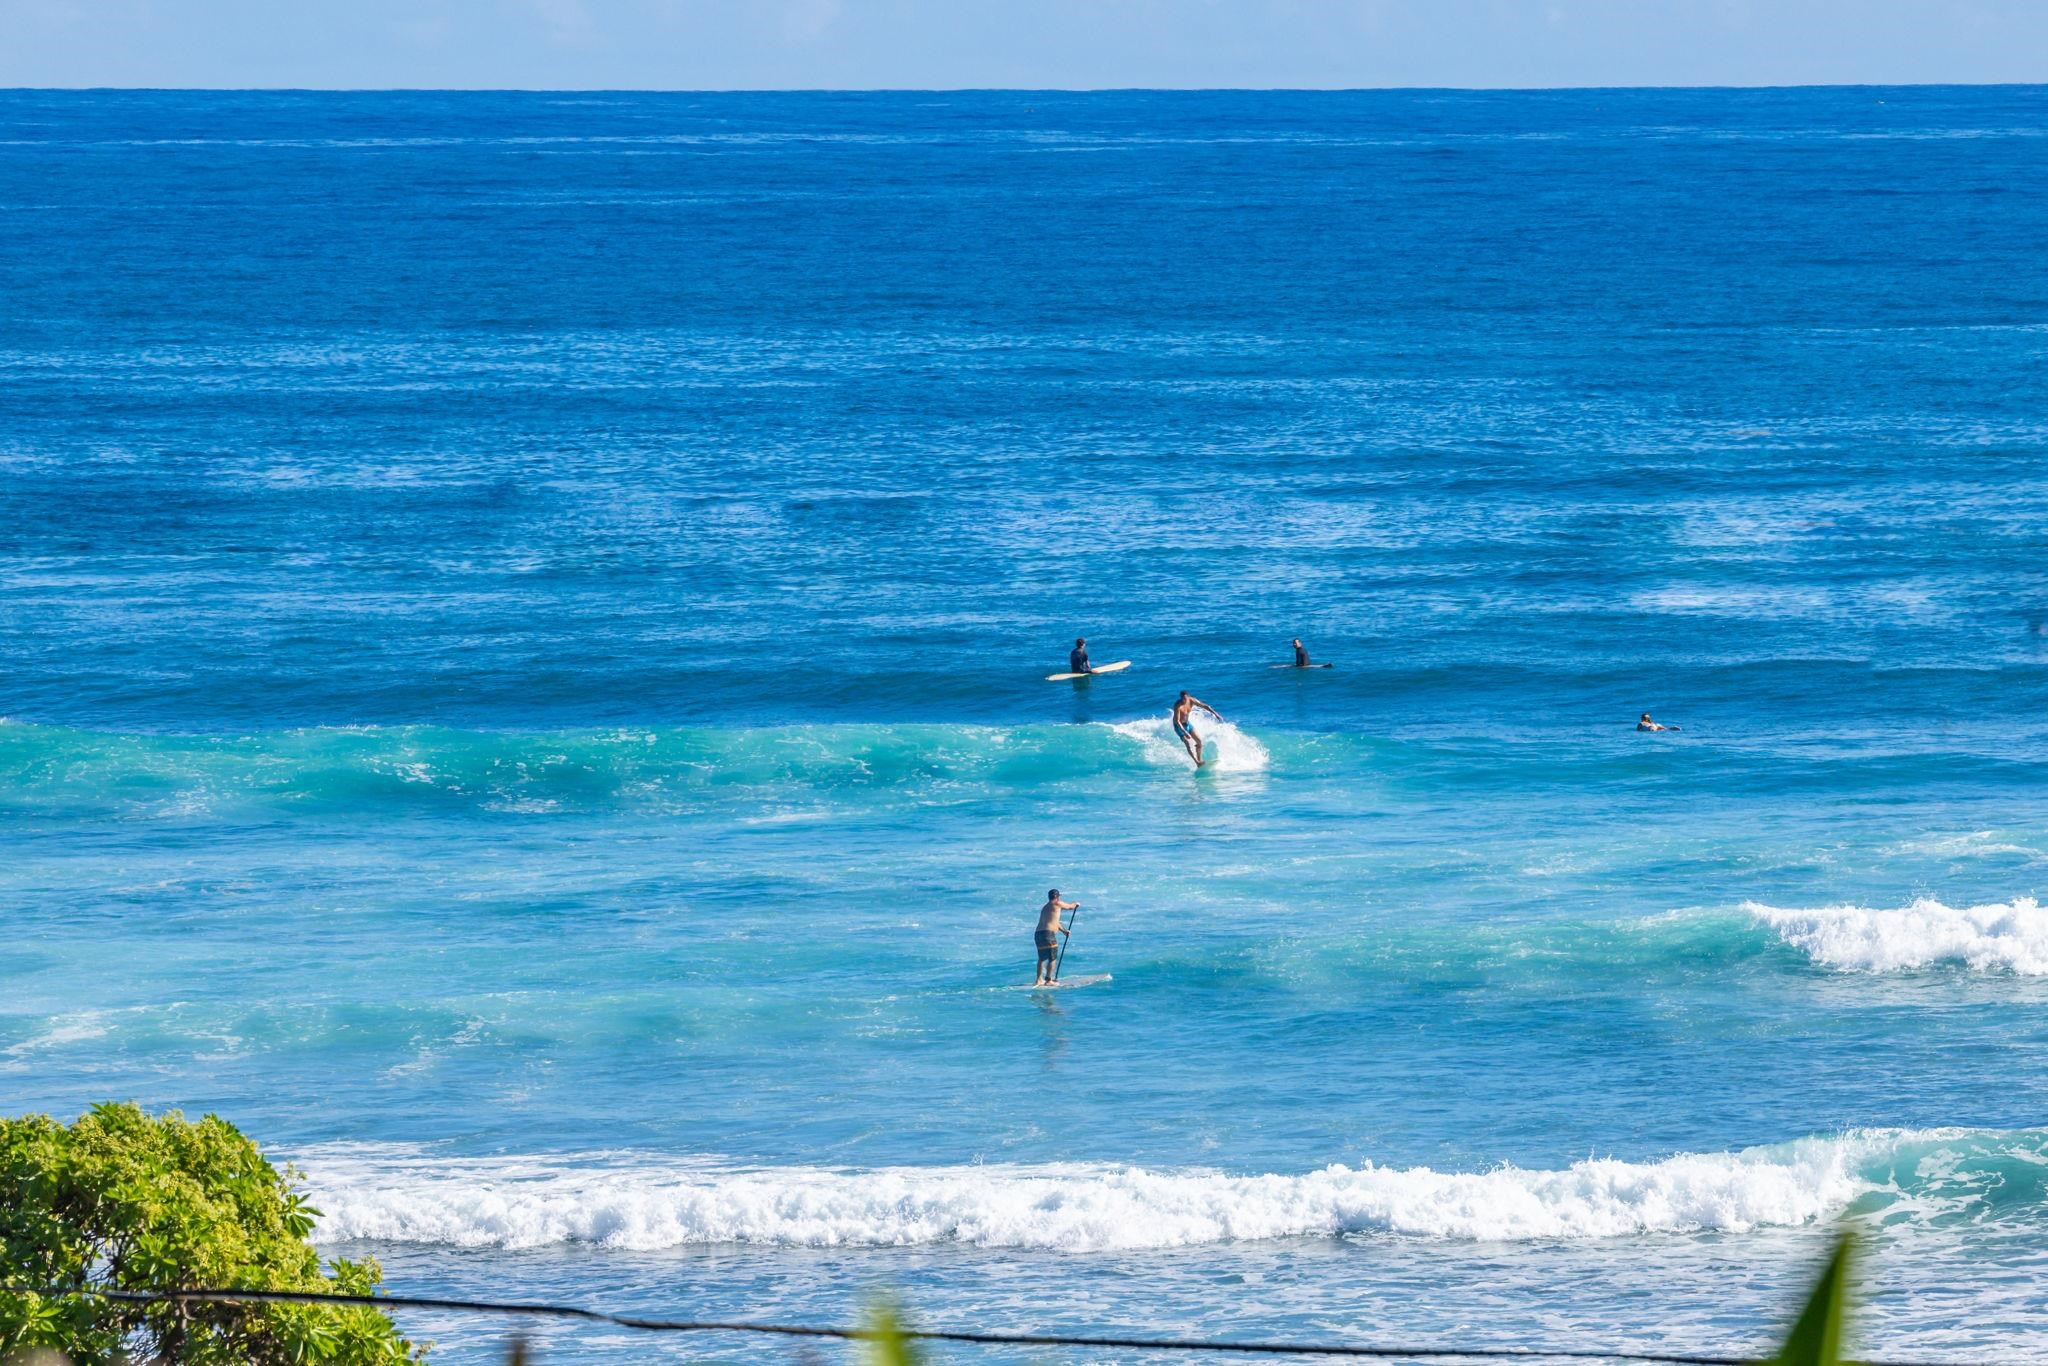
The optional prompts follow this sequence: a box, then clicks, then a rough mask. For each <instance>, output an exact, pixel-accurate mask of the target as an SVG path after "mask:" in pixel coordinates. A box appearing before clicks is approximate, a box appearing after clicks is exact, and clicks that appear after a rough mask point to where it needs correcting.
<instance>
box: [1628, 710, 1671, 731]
mask: <svg viewBox="0 0 2048 1366" xmlns="http://www.w3.org/2000/svg"><path fill="white" fill-rule="evenodd" d="M1636 729H1637V730H1679V729H1682V728H1681V727H1679V726H1667V725H1665V724H1664V723H1662V722H1661V721H1652V720H1651V719H1650V713H1648V712H1644V713H1643V717H1642V720H1640V721H1638V722H1636Z"/></svg>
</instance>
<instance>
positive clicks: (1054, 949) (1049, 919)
mask: <svg viewBox="0 0 2048 1366" xmlns="http://www.w3.org/2000/svg"><path fill="white" fill-rule="evenodd" d="M1080 909H1081V903H1080V902H1078V901H1062V900H1060V889H1059V888H1057V887H1055V888H1053V889H1052V890H1051V891H1049V892H1047V893H1046V894H1045V904H1044V905H1043V906H1040V907H1039V908H1038V928H1037V929H1036V930H1033V931H1032V932H1031V942H1032V943H1033V944H1035V945H1037V947H1038V979H1037V980H1036V981H1034V982H1033V983H1032V984H1031V985H1032V986H1035V987H1048V986H1051V985H1052V984H1053V983H1054V982H1057V981H1058V980H1059V978H1058V977H1057V976H1055V975H1054V974H1056V973H1057V972H1058V971H1059V962H1060V912H1061V911H1078V910H1080Z"/></svg>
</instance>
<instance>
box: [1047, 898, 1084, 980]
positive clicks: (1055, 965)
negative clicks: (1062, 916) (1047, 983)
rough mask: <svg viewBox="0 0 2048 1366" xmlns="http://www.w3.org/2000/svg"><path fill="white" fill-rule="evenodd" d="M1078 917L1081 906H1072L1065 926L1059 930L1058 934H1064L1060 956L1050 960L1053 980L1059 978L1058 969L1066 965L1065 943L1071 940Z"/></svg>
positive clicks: (1079, 916)
mask: <svg viewBox="0 0 2048 1366" xmlns="http://www.w3.org/2000/svg"><path fill="white" fill-rule="evenodd" d="M1080 918H1081V908H1080V907H1079V906H1076V907H1074V913H1073V914H1072V915H1070V916H1068V917H1067V926H1066V928H1065V929H1063V930H1061V931H1060V934H1061V935H1062V936H1064V937H1063V938H1062V939H1061V940H1060V956H1059V957H1057V958H1055V959H1053V960H1052V980H1053V981H1055V982H1057V981H1059V980H1060V969H1061V968H1063V967H1065V966H1066V965H1067V945H1068V944H1070V943H1072V942H1073V939H1074V922H1075V921H1076V920H1079V919H1080Z"/></svg>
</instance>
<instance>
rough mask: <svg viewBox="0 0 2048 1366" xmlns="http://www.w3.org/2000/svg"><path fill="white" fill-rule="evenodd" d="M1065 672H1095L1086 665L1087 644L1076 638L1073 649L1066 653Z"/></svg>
mask: <svg viewBox="0 0 2048 1366" xmlns="http://www.w3.org/2000/svg"><path fill="white" fill-rule="evenodd" d="M1067 671H1068V672H1069V673H1077V674H1092V673H1094V672H1095V670H1094V669H1093V668H1091V667H1090V666H1089V663H1088V642H1087V641H1086V640H1084V639H1079V638H1076V639H1075V641H1074V648H1073V649H1071V650H1069V651H1067Z"/></svg>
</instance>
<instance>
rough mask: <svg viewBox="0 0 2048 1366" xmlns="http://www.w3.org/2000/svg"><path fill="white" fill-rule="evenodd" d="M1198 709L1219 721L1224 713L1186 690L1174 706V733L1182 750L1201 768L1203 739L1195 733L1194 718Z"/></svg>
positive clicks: (1181, 692) (1181, 693)
mask: <svg viewBox="0 0 2048 1366" xmlns="http://www.w3.org/2000/svg"><path fill="white" fill-rule="evenodd" d="M1196 707H1200V708H1201V709H1202V710H1203V711H1205V712H1208V713H1209V715H1211V716H1213V717H1215V718H1216V719H1217V720H1218V721H1221V720H1222V719H1223V713H1222V712H1220V711H1218V710H1216V709H1215V708H1214V707H1212V706H1210V705H1209V704H1208V703H1207V702H1204V701H1203V700H1202V699H1201V698H1199V697H1197V696H1195V695H1194V694H1193V693H1191V692H1189V691H1188V690H1187V689H1186V688H1182V689H1181V690H1180V698H1179V700H1178V701H1176V702H1175V703H1174V704H1173V733H1174V735H1175V736H1176V737H1178V738H1179V740H1180V744H1181V748H1182V749H1185V750H1186V751H1187V752H1188V757H1189V758H1190V759H1193V760H1194V761H1195V767H1196V768H1200V767H1201V766H1202V762H1203V760H1202V737H1201V736H1199V735H1197V734H1196V733H1195V725H1194V716H1195V708H1196Z"/></svg>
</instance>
